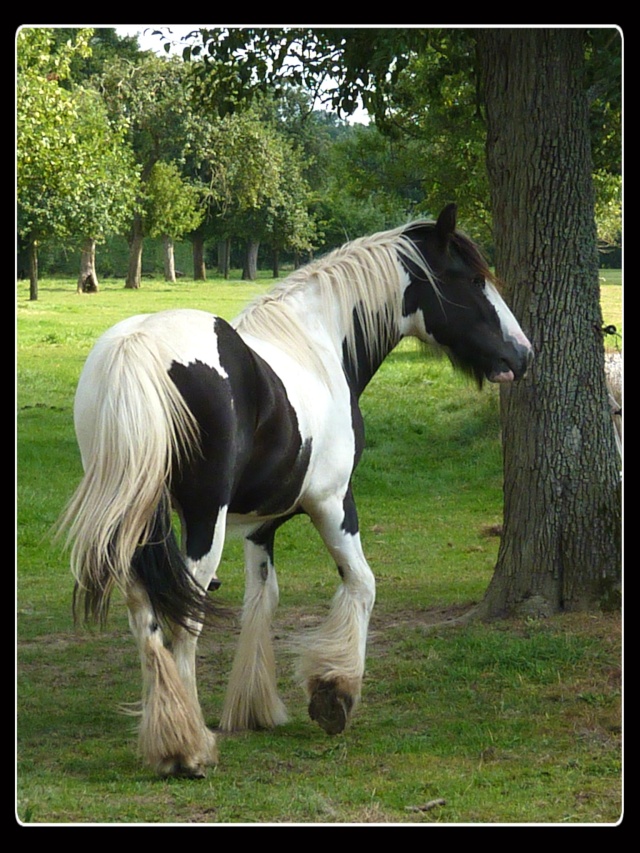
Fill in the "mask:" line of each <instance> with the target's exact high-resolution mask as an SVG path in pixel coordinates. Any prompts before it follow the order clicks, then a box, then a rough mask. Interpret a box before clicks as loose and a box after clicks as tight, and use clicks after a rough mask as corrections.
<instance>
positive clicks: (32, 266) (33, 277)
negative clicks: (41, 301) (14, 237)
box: [29, 237, 38, 302]
mask: <svg viewBox="0 0 640 853" xmlns="http://www.w3.org/2000/svg"><path fill="white" fill-rule="evenodd" d="M29 300H30V301H31V302H37V301H38V241H37V240H36V239H35V238H34V237H32V238H31V239H30V240H29Z"/></svg>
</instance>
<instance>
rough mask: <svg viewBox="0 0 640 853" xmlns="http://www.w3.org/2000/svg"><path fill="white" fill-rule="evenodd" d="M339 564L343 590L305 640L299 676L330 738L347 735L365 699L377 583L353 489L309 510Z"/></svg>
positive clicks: (314, 715) (314, 713)
mask: <svg viewBox="0 0 640 853" xmlns="http://www.w3.org/2000/svg"><path fill="white" fill-rule="evenodd" d="M307 511H308V512H309V515H310V516H311V518H312V520H313V522H314V524H315V526H316V527H317V529H318V531H319V533H320V535H321V536H322V539H323V541H324V543H325V545H326V546H327V548H328V550H329V552H330V553H331V555H332V557H333V559H334V560H335V562H336V564H337V567H338V572H339V573H340V578H341V584H340V586H339V588H338V590H337V592H336V594H335V596H334V599H333V601H332V604H331V610H330V612H329V616H328V617H327V619H326V621H325V622H324V623H323V624H322V625H320V626H319V627H318V628H316V629H315V630H314V631H311V632H309V634H308V635H307V636H306V637H305V638H304V639H303V640H302V643H301V646H302V650H301V651H302V654H301V658H300V663H299V666H298V675H299V678H300V680H301V682H302V683H303V685H304V687H305V690H306V693H307V697H308V701H309V715H310V716H311V718H312V719H313V720H315V721H316V722H317V723H318V724H319V725H320V726H321V727H322V728H323V729H324V730H325V731H326V732H327V733H328V734H338V733H339V732H341V731H343V730H344V728H345V726H346V725H347V723H348V721H349V718H350V717H351V714H352V712H353V710H354V709H355V706H356V705H357V703H358V701H359V699H360V693H361V689H362V678H363V675H364V667H365V655H366V645H367V632H368V628H369V618H370V616H371V611H372V609H373V604H374V601H375V579H374V577H373V573H372V571H371V569H370V568H369V565H368V563H367V561H366V558H365V556H364V554H363V552H362V546H361V544H360V534H359V531H358V520H357V513H356V508H355V503H354V501H353V495H352V493H351V489H350V488H349V489H348V490H347V493H346V495H345V497H344V498H343V499H340V498H339V497H336V498H334V499H331V500H327V501H323V502H322V503H321V504H317V505H314V506H312V507H310V508H309V509H308V510H307Z"/></svg>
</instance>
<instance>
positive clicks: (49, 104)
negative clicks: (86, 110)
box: [16, 28, 91, 300]
mask: <svg viewBox="0 0 640 853" xmlns="http://www.w3.org/2000/svg"><path fill="white" fill-rule="evenodd" d="M90 37H91V31H90V30H81V31H78V33H77V37H76V40H75V42H74V43H73V44H69V45H65V47H64V49H63V50H61V51H60V52H59V53H57V54H54V53H53V52H52V37H51V31H50V30H45V29H35V28H34V29H32V28H29V29H23V30H21V31H20V32H19V33H18V38H17V70H18V81H17V82H18V85H17V97H16V112H17V194H18V234H19V236H20V238H21V239H22V240H23V241H24V243H25V245H26V246H27V247H28V253H29V278H30V295H31V299H32V300H35V299H37V298H38V244H39V242H40V241H42V240H43V239H45V238H47V237H49V236H52V235H56V236H59V237H64V236H68V234H69V228H68V221H67V220H66V217H65V211H64V204H63V202H64V198H65V196H66V195H67V193H68V192H69V190H70V189H71V187H70V185H69V184H70V182H69V181H68V179H67V177H68V175H69V174H72V173H73V162H72V157H73V154H74V151H75V139H74V130H75V128H76V127H77V124H76V119H77V104H76V102H75V101H74V98H73V96H72V95H71V93H70V92H69V91H68V90H67V89H64V88H63V87H62V85H61V83H62V82H63V81H64V80H66V79H67V78H68V76H69V65H70V62H71V59H72V56H73V54H74V53H76V52H81V53H85V54H86V53H87V52H88V50H89V48H88V40H89V38H90ZM79 180H81V176H80V178H79Z"/></svg>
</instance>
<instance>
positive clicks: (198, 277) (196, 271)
mask: <svg viewBox="0 0 640 853" xmlns="http://www.w3.org/2000/svg"><path fill="white" fill-rule="evenodd" d="M192 240H193V278H194V281H206V280H207V266H206V264H205V261H204V238H203V237H202V235H201V234H198V233H197V232H196V233H195V234H194V235H193V237H192Z"/></svg>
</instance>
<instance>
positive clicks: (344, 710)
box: [309, 681, 353, 735]
mask: <svg viewBox="0 0 640 853" xmlns="http://www.w3.org/2000/svg"><path fill="white" fill-rule="evenodd" d="M352 708H353V697H352V696H350V695H349V694H348V693H345V692H344V691H342V690H339V689H338V687H337V686H336V684H335V683H333V682H331V681H320V682H318V683H317V684H316V686H315V687H314V688H313V690H312V693H311V700H310V701H309V716H310V717H311V719H312V720H315V722H316V723H317V724H318V725H319V726H320V728H322V729H324V730H325V732H326V733H327V734H328V735H337V734H340V732H342V731H344V729H345V726H346V725H347V722H348V720H349V715H350V713H351V709H352Z"/></svg>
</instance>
